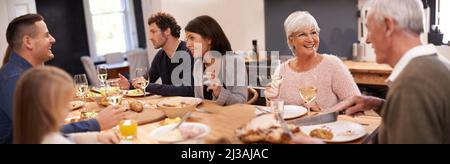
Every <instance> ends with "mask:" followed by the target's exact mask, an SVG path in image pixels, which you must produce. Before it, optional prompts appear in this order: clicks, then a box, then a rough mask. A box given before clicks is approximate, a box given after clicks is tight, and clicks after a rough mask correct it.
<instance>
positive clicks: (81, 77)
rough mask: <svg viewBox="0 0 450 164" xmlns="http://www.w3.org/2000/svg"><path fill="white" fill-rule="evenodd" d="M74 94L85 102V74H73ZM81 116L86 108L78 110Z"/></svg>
mask: <svg viewBox="0 0 450 164" xmlns="http://www.w3.org/2000/svg"><path fill="white" fill-rule="evenodd" d="M74 82H75V89H76V95H77V97H78V98H81V100H82V101H83V103H85V101H86V100H85V99H86V95H87V93H88V91H89V85H88V81H87V77H86V74H78V75H75V76H74ZM80 112H81V116H83V115H85V113H86V112H87V110H86V109H85V108H84V109H82V110H80Z"/></svg>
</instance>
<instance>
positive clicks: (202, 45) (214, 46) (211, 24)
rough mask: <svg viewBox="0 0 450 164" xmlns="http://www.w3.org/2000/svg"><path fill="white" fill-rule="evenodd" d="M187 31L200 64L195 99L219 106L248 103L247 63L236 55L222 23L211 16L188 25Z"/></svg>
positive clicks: (195, 77)
mask: <svg viewBox="0 0 450 164" xmlns="http://www.w3.org/2000/svg"><path fill="white" fill-rule="evenodd" d="M185 31H186V42H187V47H188V49H189V50H190V51H191V52H192V54H193V55H194V58H195V59H194V60H195V61H196V62H195V64H194V70H193V74H194V84H195V87H194V93H195V97H198V98H202V99H208V100H214V101H216V103H217V104H219V105H231V104H244V103H246V101H247V97H248V92H247V83H246V78H245V77H246V73H245V64H244V60H240V58H239V56H237V55H235V54H233V52H232V49H231V44H230V42H229V40H228V38H227V36H226V35H225V33H224V31H223V30H222V28H221V27H220V25H219V23H217V21H216V20H214V18H212V17H210V16H207V15H204V16H199V17H197V18H195V19H193V20H191V21H190V22H189V23H188V25H187V26H186V28H185ZM198 59H203V60H198ZM203 70H204V71H203ZM203 73H204V74H203ZM205 79H206V80H205Z"/></svg>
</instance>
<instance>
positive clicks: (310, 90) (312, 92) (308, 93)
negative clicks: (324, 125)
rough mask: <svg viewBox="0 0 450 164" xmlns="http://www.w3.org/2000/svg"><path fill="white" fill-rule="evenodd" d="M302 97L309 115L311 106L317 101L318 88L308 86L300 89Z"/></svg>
mask: <svg viewBox="0 0 450 164" xmlns="http://www.w3.org/2000/svg"><path fill="white" fill-rule="evenodd" d="M299 93H300V97H301V98H302V100H303V103H304V105H305V107H306V108H307V109H308V114H309V113H310V112H311V107H309V105H307V104H310V103H311V102H313V101H314V100H316V97H317V88H316V87H314V86H306V87H300V88H299Z"/></svg>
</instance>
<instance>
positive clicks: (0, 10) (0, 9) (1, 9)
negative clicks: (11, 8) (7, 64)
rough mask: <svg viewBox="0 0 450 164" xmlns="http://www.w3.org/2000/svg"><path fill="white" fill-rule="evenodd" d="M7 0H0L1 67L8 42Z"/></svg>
mask: <svg viewBox="0 0 450 164" xmlns="http://www.w3.org/2000/svg"><path fill="white" fill-rule="evenodd" d="M6 5H7V4H6V0H0V67H1V66H2V64H3V63H2V62H3V55H4V54H5V51H6V47H7V46H8V43H7V42H6V36H5V35H6V28H7V27H8V23H9V19H8V10H7V8H6Z"/></svg>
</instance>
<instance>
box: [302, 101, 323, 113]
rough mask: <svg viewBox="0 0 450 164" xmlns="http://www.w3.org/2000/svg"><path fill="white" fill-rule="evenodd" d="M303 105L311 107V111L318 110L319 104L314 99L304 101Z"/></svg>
mask: <svg viewBox="0 0 450 164" xmlns="http://www.w3.org/2000/svg"><path fill="white" fill-rule="evenodd" d="M304 105H305V107H307V108H309V109H311V111H312V112H320V111H321V109H320V106H319V105H318V104H317V103H316V101H312V102H310V103H306V104H304Z"/></svg>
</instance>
